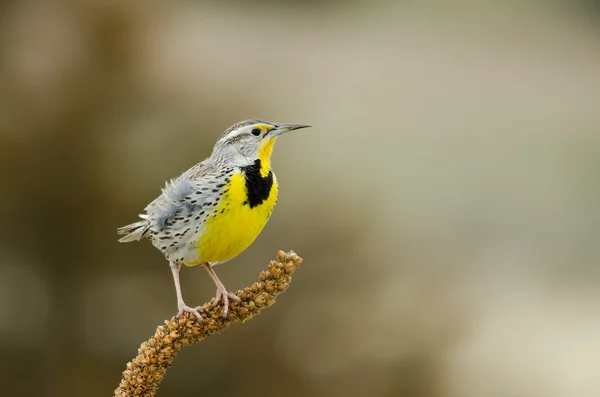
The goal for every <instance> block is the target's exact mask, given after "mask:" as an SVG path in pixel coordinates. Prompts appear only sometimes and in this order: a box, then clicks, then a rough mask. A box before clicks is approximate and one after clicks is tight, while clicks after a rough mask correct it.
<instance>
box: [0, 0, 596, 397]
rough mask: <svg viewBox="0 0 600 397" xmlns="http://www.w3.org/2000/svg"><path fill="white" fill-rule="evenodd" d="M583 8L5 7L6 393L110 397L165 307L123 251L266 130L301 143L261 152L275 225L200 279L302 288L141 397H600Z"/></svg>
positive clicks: (170, 308)
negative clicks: (220, 158) (142, 224)
mask: <svg viewBox="0 0 600 397" xmlns="http://www.w3.org/2000/svg"><path fill="white" fill-rule="evenodd" d="M599 10H600V7H599V6H598V3H597V2H592V1H589V2H585V1H580V2H577V1H567V0H565V1H560V0H556V1H553V2H551V1H547V2H543V1H524V2H505V4H504V5H503V6H494V5H493V4H492V2H481V1H480V2H476V1H467V0H462V1H444V0H430V1H420V2H409V1H399V2H394V1H377V0H370V1H354V2H343V1H337V2H336V1H328V2H318V1H313V2H301V1H287V2H275V1H262V2H243V1H237V2H236V1H230V2H216V1H213V2H210V1H206V2H200V1H191V0H187V1H176V2H170V3H160V2H125V1H103V2H101V1H97V2H92V1H87V2H85V1H78V2H75V1H71V2H68V1H66V2H58V1H50V0H46V1H42V0H39V1H4V2H2V3H1V5H0V11H1V12H0V177H1V180H2V184H1V187H0V189H1V191H0V356H1V357H2V359H1V360H0V370H1V371H0V390H1V392H0V394H1V395H2V396H21V395H22V396H61V397H70V396H90V397H95V396H98V397H100V396H107V395H111V393H112V391H113V390H114V388H115V387H116V386H117V384H118V381H119V378H120V374H121V371H122V370H123V369H124V366H125V363H126V362H127V361H128V360H129V359H131V357H133V355H134V354H135V352H136V350H137V348H138V346H139V343H140V342H141V341H143V340H144V339H146V338H147V337H149V336H150V335H151V334H152V333H153V332H154V330H155V327H156V326H157V325H158V324H160V323H161V322H162V321H163V320H164V319H165V318H168V317H170V316H172V315H173V314H174V313H175V311H176V301H175V292H174V288H173V282H172V279H171V274H170V271H169V268H168V265H167V262H166V261H165V260H164V258H163V257H162V255H161V254H160V253H159V252H158V251H157V250H155V249H154V248H153V247H152V246H151V244H150V243H149V242H148V241H144V242H142V243H138V244H131V245H120V244H118V243H117V235H116V228H117V227H118V226H122V225H124V224H127V223H130V222H132V221H134V220H135V219H136V215H137V214H138V213H139V212H140V211H141V210H142V209H143V207H144V206H145V205H146V204H147V203H148V202H149V201H150V200H152V199H153V198H154V197H155V196H156V195H157V194H158V193H159V191H160V190H159V188H160V187H161V186H162V185H163V183H164V181H165V180H167V179H168V178H170V177H173V176H176V175H178V174H179V173H180V172H182V171H183V170H185V169H186V168H188V167H189V166H191V165H193V164H194V163H196V162H198V161H200V160H201V159H203V158H204V157H206V156H208V155H209V154H210V151H211V148H212V144H213V143H214V141H215V140H216V138H217V136H218V135H219V134H220V133H221V132H222V131H223V130H224V129H225V128H227V127H228V126H229V125H231V124H233V123H235V122H237V121H239V120H242V119H246V118H251V117H258V118H262V119H266V120H271V121H280V122H302V123H310V124H312V125H313V126H314V128H312V129H309V130H302V131H298V132H297V133H292V134H289V135H287V136H285V137H284V138H282V139H281V140H280V141H279V142H278V144H277V148H276V151H275V154H274V167H275V169H276V171H277V175H278V178H279V180H280V182H281V195H280V200H279V205H278V208H277V210H276V211H275V212H274V215H273V218H272V220H271V222H270V223H269V225H268V226H267V228H266V229H265V231H264V232H263V234H262V235H261V236H260V238H259V239H258V240H257V241H256V243H255V244H254V245H253V246H252V247H251V248H250V249H249V250H248V251H247V252H246V253H244V254H243V255H242V256H241V257H239V258H238V259H236V260H235V261H233V262H231V263H229V264H227V265H225V266H222V267H219V268H217V272H218V274H219V276H220V277H221V279H222V280H223V281H224V283H225V285H226V286H227V287H228V288H230V289H234V290H235V289H237V288H241V287H243V286H246V285H249V284H251V283H252V282H253V281H254V280H255V278H256V275H257V273H258V272H259V271H260V270H262V269H263V268H265V266H266V264H267V263H268V261H269V260H270V259H271V258H273V257H274V255H275V253H276V252H277V250H278V249H284V250H288V249H294V250H296V251H297V252H298V253H299V254H300V255H301V256H303V257H304V258H305V262H304V265H303V267H302V269H301V271H299V272H298V273H297V275H296V277H295V280H294V283H293V284H292V286H291V289H290V291H289V292H288V293H287V294H285V295H283V296H282V297H281V298H280V300H279V302H278V303H277V305H275V306H274V307H273V308H271V309H269V310H268V311H266V312H265V313H264V314H263V315H261V316H260V317H259V318H257V319H256V320H254V321H251V322H248V323H246V324H244V325H243V326H240V325H236V326H234V327H233V328H232V329H231V330H229V331H228V332H226V333H225V334H223V335H220V336H218V337H214V338H210V339H208V340H206V341H205V342H204V343H202V344H201V345H198V346H194V347H192V348H188V349H185V350H184V351H183V352H182V354H181V356H180V357H179V358H178V359H177V361H176V362H175V365H174V366H173V367H172V368H171V369H170V370H169V372H168V374H167V377H166V380H165V381H164V383H163V385H162V387H161V389H160V391H159V393H158V395H159V396H217V395H218V396H221V397H227V396H240V395H245V396H265V395H285V396H290V397H300V396H317V397H318V396H338V395H339V396H342V395H343V396H349V397H354V396H370V397H371V396H372V397H378V396H399V397H404V396H407V397H496V396H499V397H504V396H509V397H521V396H523V397H542V396H543V397H573V396H577V397H587V396H590V397H591V396H599V395H600V336H599V335H600V289H599V286H600V267H599V266H598V265H599V260H600V244H599V243H600V241H599V238H600V237H599V236H600V177H599V174H600V29H598V28H599V22H600V20H599V17H600V13H599V12H598V11H599ZM182 277H183V290H184V296H185V297H186V300H187V302H188V303H189V304H200V303H202V302H204V301H206V300H207V299H210V298H211V297H212V296H213V294H214V285H213V284H212V281H211V280H210V278H209V277H208V276H207V274H205V272H204V271H202V270H200V269H184V270H183V274H182Z"/></svg>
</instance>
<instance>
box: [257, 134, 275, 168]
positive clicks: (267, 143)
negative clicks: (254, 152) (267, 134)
mask: <svg viewBox="0 0 600 397" xmlns="http://www.w3.org/2000/svg"><path fill="white" fill-rule="evenodd" d="M275 139H276V138H275V137H272V138H269V139H265V140H264V141H262V142H261V143H260V146H259V147H258V159H259V160H260V166H261V167H260V175H261V176H262V177H266V176H267V175H269V172H270V171H271V153H273V145H275Z"/></svg>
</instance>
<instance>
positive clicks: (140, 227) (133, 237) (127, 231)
mask: <svg viewBox="0 0 600 397" xmlns="http://www.w3.org/2000/svg"><path fill="white" fill-rule="evenodd" d="M140 216H141V215H140ZM149 227H150V222H148V221H147V220H143V221H140V222H136V223H132V224H131V225H127V226H123V227H120V228H118V229H117V233H118V234H121V235H125V237H123V238H121V239H120V240H119V242H120V243H129V242H131V241H139V240H140V239H141V238H142V237H143V236H144V234H145V233H146V231H147V230H148V228H149Z"/></svg>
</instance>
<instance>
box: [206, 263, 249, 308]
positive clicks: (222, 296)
mask: <svg viewBox="0 0 600 397" xmlns="http://www.w3.org/2000/svg"><path fill="white" fill-rule="evenodd" d="M203 265H204V268H205V269H206V271H207V272H208V274H210V276H211V277H212V279H213V281H214V282H215V284H216V286H217V296H215V302H214V303H213V307H215V306H216V305H218V304H219V302H220V301H221V300H223V318H227V313H228V312H229V298H231V299H232V300H234V301H236V302H241V301H242V300H241V299H240V298H239V297H238V296H237V295H235V294H232V293H231V292H227V290H226V289H225V286H224V285H223V283H222V282H221V280H219V277H217V273H215V271H214V270H213V268H212V267H211V266H210V265H209V264H208V263H204V264H203Z"/></svg>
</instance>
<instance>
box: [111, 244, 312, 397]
mask: <svg viewBox="0 0 600 397" xmlns="http://www.w3.org/2000/svg"><path fill="white" fill-rule="evenodd" d="M301 263H302V258H300V257H299V256H298V255H296V254H295V253H294V252H288V253H285V252H283V251H279V252H278V254H277V260H275V261H271V263H270V264H269V269H268V270H267V271H262V272H260V275H259V281H257V282H255V283H254V284H252V286H251V287H246V288H244V289H243V290H241V291H237V293H236V295H237V296H239V297H240V298H241V300H242V301H241V302H240V303H238V302H233V301H230V306H229V316H228V318H227V319H225V320H224V319H223V318H222V313H223V307H222V304H219V305H217V306H216V307H215V308H214V309H210V307H211V305H212V303H213V301H214V298H213V299H212V300H211V301H210V302H207V303H205V304H204V308H205V310H206V312H205V313H203V317H204V323H203V324H200V323H199V322H198V321H197V320H196V318H195V317H194V316H193V315H191V314H190V313H184V314H183V315H182V316H181V317H180V318H178V319H177V318H175V317H173V318H171V320H169V321H166V320H165V324H164V325H161V326H159V327H158V328H157V329H156V332H155V333H154V336H152V337H151V338H150V339H148V340H147V341H145V342H144V343H142V345H141V346H140V348H139V349H138V355H137V356H136V357H135V358H134V359H133V360H131V362H129V363H128V364H127V368H126V369H125V371H123V377H122V378H121V383H120V384H119V387H117V389H116V390H115V393H114V396H117V397H132V396H144V397H150V396H154V395H155V394H156V390H157V389H158V386H159V384H160V382H161V381H162V379H163V378H164V376H165V373H166V372H167V368H169V366H171V364H173V361H174V360H175V357H177V353H179V351H180V350H181V348H182V347H184V346H188V345H192V344H194V343H198V342H201V341H202V340H203V339H204V338H206V337H207V336H210V335H214V334H216V333H219V332H221V331H223V330H225V329H227V328H228V327H229V326H230V325H231V323H233V322H236V321H242V322H245V321H246V320H249V319H251V318H252V317H253V316H255V315H257V314H259V313H260V311H261V310H262V309H265V308H267V307H269V306H271V305H272V304H273V303H275V298H276V297H277V295H279V294H281V293H282V292H285V291H286V289H287V288H288V286H289V284H290V282H291V280H292V273H294V271H295V270H296V269H297V268H298V266H300V264H301Z"/></svg>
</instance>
